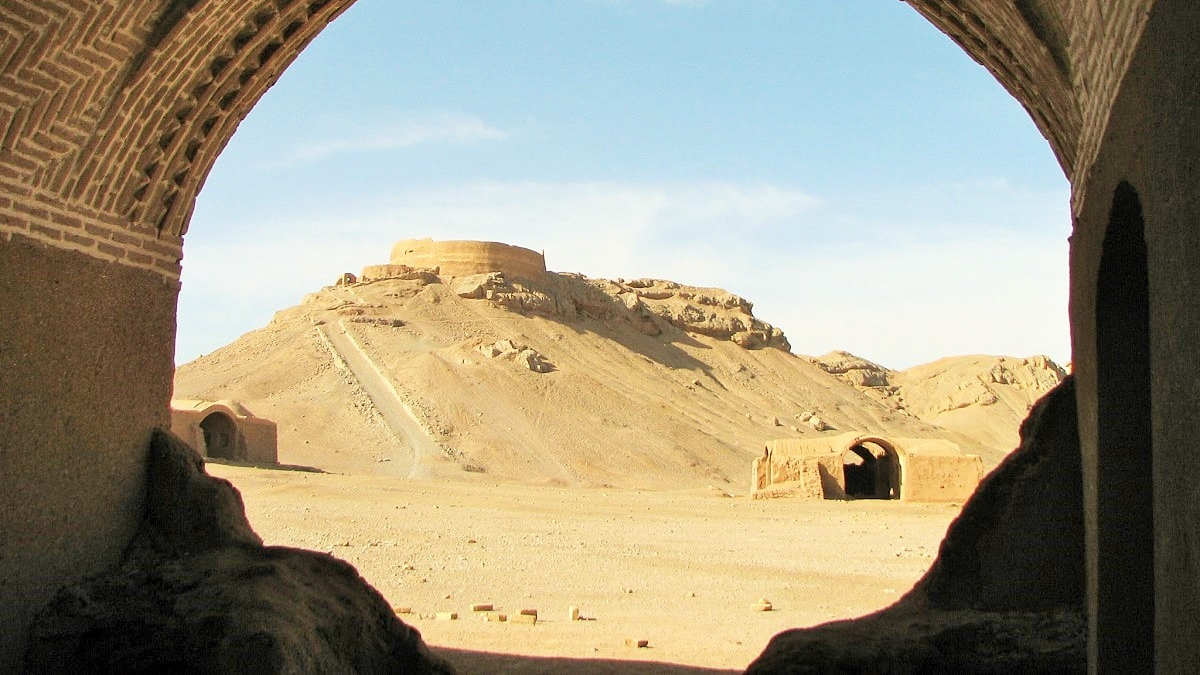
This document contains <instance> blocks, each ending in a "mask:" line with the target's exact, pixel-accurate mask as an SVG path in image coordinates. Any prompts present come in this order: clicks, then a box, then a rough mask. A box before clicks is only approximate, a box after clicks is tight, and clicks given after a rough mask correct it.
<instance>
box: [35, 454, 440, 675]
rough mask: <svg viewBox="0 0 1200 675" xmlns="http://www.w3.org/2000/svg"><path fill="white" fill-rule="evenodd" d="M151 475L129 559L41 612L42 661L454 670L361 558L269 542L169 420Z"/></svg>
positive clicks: (38, 661)
mask: <svg viewBox="0 0 1200 675" xmlns="http://www.w3.org/2000/svg"><path fill="white" fill-rule="evenodd" d="M147 485H148V488H147V489H148V492H147V500H146V502H147V506H146V516H145V519H144V520H143V522H142V525H141V529H140V530H139V532H138V535H137V537H136V538H135V539H134V541H133V543H132V544H131V545H130V548H129V549H128V551H127V552H126V554H125V557H124V559H123V560H122V561H121V563H120V564H119V565H118V566H117V567H116V568H115V569H114V570H112V571H110V572H108V573H106V574H102V575H100V576H97V577H94V578H92V579H90V580H87V581H84V582H81V583H79V584H76V585H73V586H69V587H67V588H65V589H63V590H62V591H61V592H60V593H59V594H58V595H57V596H56V597H55V599H54V600H53V601H52V602H51V603H50V604H49V605H48V606H47V607H46V608H44V609H43V610H42V611H41V612H40V613H39V614H38V616H37V618H36V620H35V622H34V624H33V626H32V628H31V630H30V640H29V648H28V652H27V654H26V669H27V670H28V671H30V672H236V673H280V672H310V673H317V672H324V673H328V672H358V673H432V674H436V673H451V672H453V671H452V669H451V668H450V666H448V665H446V664H445V663H444V662H443V661H442V660H441V659H440V658H438V657H436V656H434V655H432V654H431V653H430V652H429V650H428V649H427V648H426V646H425V643H424V642H423V641H422V640H421V635H420V633H419V632H418V631H417V630H416V629H414V628H411V627H409V626H407V625H405V624H403V623H402V622H400V620H399V619H397V618H396V615H395V614H394V613H393V612H392V609H391V607H389V606H388V604H387V602H386V601H385V600H384V599H383V596H381V595H380V594H379V593H378V592H377V591H376V590H375V589H373V588H371V587H370V586H369V585H368V584H367V583H366V582H365V581H364V580H363V579H362V578H361V577H360V576H359V575H358V573H357V572H356V571H355V570H354V568H353V567H351V566H350V565H349V564H347V563H345V562H342V561H340V560H337V559H335V558H333V557H332V556H328V555H325V554H321V553H314V552H311V551H302V550H298V549H291V548H285V547H273V546H263V545H262V541H261V539H259V537H258V535H256V534H255V533H254V532H253V531H252V530H251V529H250V525H249V523H248V522H247V521H246V516H245V511H244V509H243V506H242V500H241V497H240V495H239V494H238V492H237V490H236V489H234V488H233V486H232V485H230V484H229V483H228V482H227V481H224V480H221V479H218V478H213V477H211V476H208V475H207V474H206V473H204V469H203V463H202V461H201V460H200V457H199V456H198V455H197V454H196V453H195V452H194V451H193V450H192V449H191V448H190V447H188V446H187V445H185V444H184V443H183V442H182V441H180V440H179V439H177V438H175V437H174V436H171V435H170V434H167V433H165V432H157V433H156V434H155V436H154V438H153V440H152V442H151V448H150V459H149V471H148V477H147Z"/></svg>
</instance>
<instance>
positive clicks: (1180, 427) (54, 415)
mask: <svg viewBox="0 0 1200 675" xmlns="http://www.w3.org/2000/svg"><path fill="white" fill-rule="evenodd" d="M351 3H352V0H141V1H139V2H117V1H116V0H95V1H93V2H62V1H61V0H4V2H3V3H2V4H0V316H3V317H4V322H3V328H2V329H0V396H2V397H3V398H2V400H0V438H2V439H3V441H0V443H3V445H0V480H2V481H3V483H4V484H3V486H0V533H2V538H0V626H3V632H2V634H0V669H3V670H9V669H12V668H13V667H15V666H17V665H18V664H19V659H20V658H21V654H22V652H23V645H24V643H25V641H26V630H27V626H28V625H29V622H30V618H31V616H32V614H33V613H34V612H35V611H36V609H37V608H38V607H40V606H41V605H43V604H44V603H45V602H46V601H47V600H48V599H49V598H50V597H51V595H52V594H53V593H54V592H55V589H56V588H58V587H59V586H60V585H62V584H64V583H67V582H71V581H74V580H77V579H80V578H81V577H84V576H86V575H89V574H92V573H95V572H97V571H99V570H102V569H104V568H106V567H108V566H110V565H111V564H112V563H114V562H115V561H116V560H117V559H118V557H119V556H120V555H121V552H122V550H123V549H124V548H125V545H126V544H127V543H128V542H129V541H130V538H131V537H132V535H133V533H134V531H135V528H136V527H137V526H138V522H139V519H140V518H141V516H142V513H143V498H144V494H145V488H146V485H145V475H146V474H145V464H146V458H147V452H148V447H149V444H150V441H151V437H152V433H153V432H154V430H155V429H157V428H167V427H168V426H169V425H170V414H169V409H168V403H169V399H170V394H171V375H172V368H173V366H172V352H173V349H172V344H173V341H174V334H175V311H176V296H177V292H178V279H179V271H180V260H181V259H182V256H183V236H184V234H185V232H186V231H187V225H188V220H189V217H190V214H191V210H192V207H193V203H194V201H195V197H196V194H197V192H198V191H199V189H200V186H201V184H202V183H203V181H204V179H205V176H206V175H207V174H208V172H209V169H210V168H211V167H212V165H213V162H214V161H215V159H216V157H217V155H218V154H219V153H220V152H221V149H222V148H223V147H224V146H225V144H226V142H227V141H228V140H229V138H230V136H231V135H232V134H233V132H234V130H235V129H236V128H237V125H238V122H239V120H240V119H241V118H242V117H243V116H244V115H246V113H247V112H248V111H249V110H250V109H251V108H252V107H253V106H254V104H255V102H256V101H257V100H258V99H259V97H260V96H261V95H262V93H263V92H264V91H265V90H266V89H267V88H268V87H270V86H271V84H272V83H273V82H274V81H275V79H276V78H277V77H278V76H279V75H280V73H281V72H282V71H283V69H284V68H286V67H287V65H288V64H289V63H290V62H291V61H292V59H294V58H295V56H296V55H297V54H298V53H299V52H300V50H302V49H303V48H304V46H305V45H306V44H307V43H308V42H309V41H310V40H311V39H312V38H313V36H315V35H316V34H317V33H318V32H319V31H320V30H321V29H322V28H324V26H325V25H326V24H328V23H329V22H330V21H332V20H333V19H335V18H336V17H337V16H338V15H339V14H340V13H341V12H342V11H344V10H345V9H346V8H347V7H348V6H350V4H351ZM909 4H910V5H912V6H913V8H914V9H915V10H916V11H918V12H920V13H921V14H922V15H924V16H925V17H927V18H928V19H929V20H930V21H931V22H933V23H934V24H935V25H936V26H937V27H938V28H940V29H941V30H942V31H944V32H945V33H946V34H947V35H948V36H950V38H951V39H953V40H954V41H956V42H957V43H958V44H959V45H961V46H962V48H963V49H964V50H965V51H966V52H967V53H968V54H969V55H970V56H971V57H972V58H974V59H975V60H977V61H978V62H979V63H981V64H982V65H983V66H984V67H986V68H987V69H988V70H989V71H990V72H991V73H992V74H993V75H995V77H996V78H997V80H999V82H1000V83H1001V84H1002V85H1003V86H1004V87H1005V88H1006V89H1007V90H1008V91H1009V92H1011V93H1012V95H1013V96H1014V97H1016V98H1017V99H1018V100H1019V101H1020V102H1021V103H1022V104H1023V105H1024V106H1025V108H1026V109H1027V110H1028V111H1029V114H1030V117H1031V118H1032V120H1033V122H1034V123H1035V124H1036V125H1037V127H1038V128H1039V129H1040V130H1041V132H1042V134H1043V135H1044V136H1045V137H1046V139H1047V141H1048V142H1049V144H1050V146H1051V147H1052V148H1053V150H1054V153H1055V155H1056V156H1057V157H1058V160H1059V162H1060V163H1061V165H1062V168H1063V171H1064V172H1065V173H1066V175H1067V176H1068V178H1069V179H1070V181H1071V185H1072V214H1073V220H1074V222H1073V224H1074V233H1073V235H1072V238H1071V260H1070V267H1071V270H1070V271H1071V309H1070V313H1071V316H1070V319H1071V329H1072V340H1073V361H1074V367H1075V373H1076V382H1075V387H1076V400H1077V411H1078V421H1079V438H1080V445H1081V450H1082V470H1081V471H1082V477H1083V501H1084V507H1083V517H1084V520H1085V525H1086V532H1087V538H1086V544H1087V545H1086V555H1087V589H1086V596H1087V601H1088V610H1089V611H1088V614H1089V633H1090V648H1089V659H1090V665H1091V667H1092V668H1093V669H1095V670H1096V671H1098V672H1145V671H1147V670H1149V669H1150V668H1151V666H1152V664H1153V667H1154V668H1156V669H1157V670H1159V671H1161V672H1184V671H1187V670H1188V669H1190V668H1191V667H1192V666H1194V664H1195V663H1197V662H1200V653H1198V652H1200V622H1197V621H1196V620H1195V617H1196V608H1197V607H1200V584H1198V583H1197V582H1196V579H1197V578H1200V499H1196V498H1195V494H1196V488H1195V486H1196V485H1200V463H1197V462H1194V461H1192V457H1191V449H1192V447H1193V445H1194V444H1193V439H1195V438H1197V437H1198V436H1200V391H1198V390H1197V388H1196V386H1195V381H1194V373H1195V372H1196V370H1197V363H1198V362H1200V311H1198V310H1197V308H1196V304H1195V298H1196V297H1197V293H1198V291H1200V265H1197V264H1196V258H1197V256H1200V161H1198V159H1200V78H1198V77H1196V73H1197V72H1200V40H1197V39H1196V36H1197V35H1200V3H1196V2H1194V0H909ZM101 308H102V309H103V311H98V310H100V309H101ZM101 402H103V403H102V404H101ZM100 407H102V408H103V411H104V414H97V410H98V408H100Z"/></svg>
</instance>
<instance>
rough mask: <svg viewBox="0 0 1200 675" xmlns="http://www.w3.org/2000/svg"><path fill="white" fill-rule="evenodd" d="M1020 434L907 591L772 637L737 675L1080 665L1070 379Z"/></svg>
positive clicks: (1082, 647)
mask: <svg viewBox="0 0 1200 675" xmlns="http://www.w3.org/2000/svg"><path fill="white" fill-rule="evenodd" d="M1021 436H1022V442H1021V446H1020V447H1019V448H1018V449H1017V450H1016V451H1014V452H1013V453H1012V454H1011V455H1010V456H1009V458H1008V459H1007V460H1006V461H1005V462H1003V463H1002V464H1001V465H1000V466H998V467H997V468H996V469H995V470H994V471H993V472H992V473H991V474H990V475H989V476H988V477H987V478H986V479H984V482H983V483H982V484H981V485H980V487H979V490H978V491H977V492H976V493H975V495H974V496H973V497H972V498H971V499H970V501H968V502H967V503H966V505H965V506H964V507H963V511H962V514H961V515H960V516H959V517H958V519H956V520H955V521H954V523H952V524H951V526H950V528H949V530H948V531H947V533H946V538H945V539H944V540H943V542H942V546H941V550H940V552H939V554H938V558H937V560H936V561H935V562H934V565H933V567H932V568H930V570H929V572H928V573H927V574H926V576H925V577H924V578H923V579H922V580H921V581H920V582H918V583H917V585H916V586H915V587H914V588H913V589H912V590H911V591H909V593H908V594H907V595H905V596H904V598H902V599H901V600H900V601H899V602H897V603H896V604H895V605H892V606H891V607H888V608H887V609H884V610H882V611H880V612H877V613H875V614H872V615H869V616H866V617H863V618H860V619H854V620H851V621H838V622H833V623H828V624H824V625H821V626H816V627H814V628H808V629H798V630H791V631H786V632H783V633H780V634H779V635H776V636H775V637H774V638H773V639H772V640H771V642H770V644H769V645H768V646H767V648H766V650H765V651H764V652H763V653H762V655H761V656H759V658H758V659H757V660H755V662H754V663H752V664H751V665H750V667H749V668H748V669H747V671H746V672H747V673H752V674H755V675H761V674H763V673H849V672H853V673H915V672H955V673H1002V672H1046V673H1049V672H1053V673H1070V672H1079V673H1082V672H1085V671H1086V670H1087V659H1086V648H1087V622H1086V619H1085V618H1084V613H1083V604H1084V602H1083V601H1084V564H1085V563H1084V550H1083V536H1084V535H1083V503H1082V488H1081V484H1080V481H1081V479H1080V468H1079V462H1080V457H1079V436H1078V427H1077V424H1076V419H1075V390H1074V382H1073V380H1071V379H1069V378H1068V379H1067V380H1065V381H1064V382H1063V383H1062V384H1061V385H1059V386H1058V387H1057V388H1056V389H1054V390H1053V391H1052V392H1051V393H1049V394H1048V395H1046V396H1045V397H1044V398H1043V399H1042V400H1041V401H1039V402H1038V404H1037V405H1036V406H1035V408H1034V410H1033V412H1032V413H1031V415H1030V417H1029V419H1028V421H1027V422H1026V423H1025V424H1024V425H1022V427H1021Z"/></svg>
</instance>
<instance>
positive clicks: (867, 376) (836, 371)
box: [814, 349, 892, 387]
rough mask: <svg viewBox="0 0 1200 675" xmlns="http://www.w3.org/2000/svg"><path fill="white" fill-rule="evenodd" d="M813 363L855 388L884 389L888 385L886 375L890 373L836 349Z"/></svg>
mask: <svg viewBox="0 0 1200 675" xmlns="http://www.w3.org/2000/svg"><path fill="white" fill-rule="evenodd" d="M814 363H816V364H817V365H818V366H820V367H821V370H824V371H825V372H827V373H829V374H830V375H834V376H836V377H837V378H838V379H839V380H842V381H843V382H847V383H849V384H852V385H854V386H856V387H886V386H888V384H889V383H888V375H889V374H890V373H891V372H892V371H890V370H888V369H887V368H884V367H883V366H881V365H879V364H878V363H873V362H871V361H868V360H866V359H864V358H862V357H860V356H855V355H854V354H851V353H850V352H844V351H841V350H836V349H835V350H834V351H831V352H829V353H828V354H826V355H824V356H821V357H818V358H817V359H816V360H815V361H814Z"/></svg>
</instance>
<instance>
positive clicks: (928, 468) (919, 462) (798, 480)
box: [750, 432, 983, 502]
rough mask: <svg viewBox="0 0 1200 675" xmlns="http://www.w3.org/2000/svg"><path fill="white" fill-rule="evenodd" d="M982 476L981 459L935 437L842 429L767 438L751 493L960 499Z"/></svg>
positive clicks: (821, 496)
mask: <svg viewBox="0 0 1200 675" xmlns="http://www.w3.org/2000/svg"><path fill="white" fill-rule="evenodd" d="M982 477H983V462H982V461H981V460H980V459H979V457H977V456H975V455H966V454H963V452H962V450H960V449H959V447H958V446H957V445H955V444H954V443H951V442H950V441H945V440H941V439H937V438H890V437H889V438H884V437H882V436H876V435H872V434H856V433H853V432H851V433H845V434H838V435H836V436H823V437H820V438H785V439H779V440H774V441H769V442H768V443H767V445H766V447H765V448H764V451H763V455H762V456H761V457H757V458H755V460H754V465H753V470H752V472H751V485H750V489H751V492H752V493H753V494H754V496H755V497H771V496H777V495H778V496H789V497H797V498H801V499H903V500H905V501H913V502H954V501H963V500H966V499H967V498H968V497H970V496H971V493H973V492H975V488H976V487H978V486H979V479H980V478H982Z"/></svg>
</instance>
